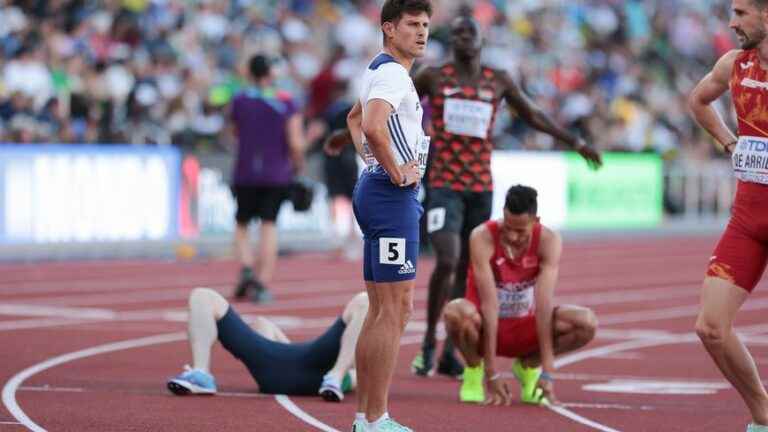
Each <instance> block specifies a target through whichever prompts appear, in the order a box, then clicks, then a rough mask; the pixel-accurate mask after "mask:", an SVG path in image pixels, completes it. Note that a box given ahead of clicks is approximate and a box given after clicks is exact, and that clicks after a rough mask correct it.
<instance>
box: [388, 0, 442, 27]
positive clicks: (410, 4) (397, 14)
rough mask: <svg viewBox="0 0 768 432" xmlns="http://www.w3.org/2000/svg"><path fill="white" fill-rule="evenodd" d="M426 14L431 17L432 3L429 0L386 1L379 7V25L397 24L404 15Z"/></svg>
mask: <svg viewBox="0 0 768 432" xmlns="http://www.w3.org/2000/svg"><path fill="white" fill-rule="evenodd" d="M419 12H426V13H427V15H428V16H430V17H431V16H432V3H431V2H430V1H429V0H387V1H386V2H384V6H382V7H381V24H382V25H383V24H384V23H385V22H391V23H393V22H397V21H399V20H400V18H402V17H403V14H404V13H409V14H418V13H419Z"/></svg>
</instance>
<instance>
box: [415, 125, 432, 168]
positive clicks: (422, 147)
mask: <svg viewBox="0 0 768 432" xmlns="http://www.w3.org/2000/svg"><path fill="white" fill-rule="evenodd" d="M430 140H431V138H430V137H428V136H426V135H425V136H423V137H421V140H420V141H419V144H418V146H417V148H416V160H417V161H419V176H421V177H424V173H425V172H426V171H427V160H429V141H430Z"/></svg>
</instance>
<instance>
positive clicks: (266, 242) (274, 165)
mask: <svg viewBox="0 0 768 432" xmlns="http://www.w3.org/2000/svg"><path fill="white" fill-rule="evenodd" d="M248 69H249V73H250V78H251V80H252V85H251V86H250V87H247V88H245V89H244V90H242V91H241V92H240V93H239V94H238V95H237V96H235V98H234V99H233V100H232V103H231V105H230V107H229V109H230V113H229V116H230V120H231V122H232V125H233V127H234V129H235V135H236V141H237V152H236V157H235V167H234V174H233V182H232V183H233V184H232V192H233V195H234V197H235V199H236V201H237V213H236V215H235V220H236V223H237V224H236V228H235V248H236V254H237V258H238V260H239V261H240V263H241V265H242V269H241V273H240V281H239V283H238V285H237V287H236V289H235V298H243V297H245V296H246V295H247V294H248V293H249V292H251V293H252V294H253V297H252V298H253V299H254V300H256V301H265V300H268V299H269V291H268V290H267V288H266V287H265V285H264V284H268V283H269V282H270V281H271V279H272V273H273V271H274V268H275V264H276V261H277V227H276V220H277V215H278V211H279V210H280V206H281V205H282V203H283V202H284V201H285V200H286V199H288V198H289V191H290V185H291V183H292V182H293V177H294V175H295V174H296V172H298V171H299V170H301V168H302V166H303V153H304V149H305V137H304V131H303V119H302V116H301V114H300V112H299V111H298V110H297V108H296V106H295V104H294V103H293V101H292V100H291V98H290V97H288V96H287V95H285V94H282V93H278V92H277V91H275V90H274V89H273V87H272V71H271V67H270V63H269V61H268V59H267V58H266V57H265V56H263V55H255V56H253V57H252V58H251V59H250V61H249V64H248ZM254 219H258V220H260V221H261V225H260V228H259V230H260V231H259V245H258V251H257V256H256V259H255V261H254V258H253V253H252V250H251V246H250V241H249V235H248V225H249V224H250V222H251V221H252V220H254Z"/></svg>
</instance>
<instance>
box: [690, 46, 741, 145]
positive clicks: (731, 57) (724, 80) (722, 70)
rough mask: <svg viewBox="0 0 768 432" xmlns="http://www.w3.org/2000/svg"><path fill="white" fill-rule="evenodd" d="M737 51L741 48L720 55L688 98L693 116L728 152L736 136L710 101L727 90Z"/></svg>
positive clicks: (739, 51) (734, 143)
mask: <svg viewBox="0 0 768 432" xmlns="http://www.w3.org/2000/svg"><path fill="white" fill-rule="evenodd" d="M739 53H741V50H732V51H730V52H728V53H726V54H725V55H723V56H722V57H720V60H718V61H717V63H716V64H715V67H714V68H712V71H711V72H710V73H708V74H707V75H706V76H704V78H702V79H701V81H699V83H698V84H697V85H696V87H694V89H693V91H692V92H691V95H690V96H689V98H688V107H689V108H690V109H691V113H692V114H693V118H694V119H695V120H696V122H697V123H698V124H699V125H701V127H703V128H704V129H706V130H707V132H709V134H710V135H712V137H713V138H714V139H716V140H717V142H718V143H720V145H722V146H723V148H725V150H726V151H727V152H728V153H731V152H732V151H733V148H734V146H735V145H736V142H737V137H736V135H735V134H734V133H733V131H731V130H730V129H729V128H728V126H726V124H725V122H724V121H723V118H722V117H721V116H720V113H719V112H717V110H716V109H715V108H714V107H713V106H712V102H714V101H715V100H717V98H719V97H720V96H722V95H723V93H725V92H726V91H728V88H729V82H730V79H731V71H732V70H733V63H734V62H735V61H736V57H737V56H738V55H739Z"/></svg>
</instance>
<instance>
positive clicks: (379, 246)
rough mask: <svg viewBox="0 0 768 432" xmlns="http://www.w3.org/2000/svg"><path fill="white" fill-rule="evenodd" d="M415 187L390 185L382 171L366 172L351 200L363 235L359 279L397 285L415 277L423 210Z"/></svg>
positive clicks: (361, 177)
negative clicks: (398, 282) (361, 271)
mask: <svg viewBox="0 0 768 432" xmlns="http://www.w3.org/2000/svg"><path fill="white" fill-rule="evenodd" d="M417 194H418V189H416V188H415V187H406V188H401V187H397V186H395V185H393V184H392V182H391V181H390V180H389V176H388V175H387V174H386V173H385V172H384V170H383V169H381V168H377V169H376V170H373V171H371V170H366V171H364V172H363V174H362V175H361V176H360V179H359V180H358V182H357V185H356V186H355V192H354V196H353V200H352V204H353V209H354V211H355V217H356V218H357V223H358V224H359V225H360V229H361V230H362V232H363V241H364V249H363V278H364V279H365V280H366V281H369V282H397V281H404V280H412V279H414V278H415V277H416V264H417V257H418V253H419V219H420V218H421V214H422V213H423V212H424V209H423V208H422V207H421V203H419V200H418V198H417Z"/></svg>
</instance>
